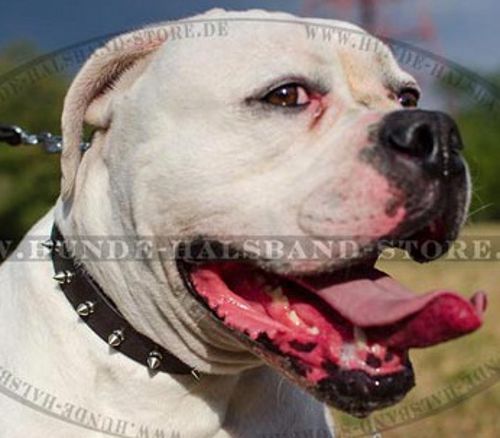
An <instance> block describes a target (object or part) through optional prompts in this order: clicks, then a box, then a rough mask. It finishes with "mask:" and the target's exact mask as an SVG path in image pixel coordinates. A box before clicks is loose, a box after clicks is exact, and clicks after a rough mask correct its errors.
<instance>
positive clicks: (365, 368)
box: [178, 260, 485, 415]
mask: <svg viewBox="0 0 500 438" xmlns="http://www.w3.org/2000/svg"><path fill="white" fill-rule="evenodd" d="M232 263H234V262H232ZM178 265H179V271H180V273H181V276H182V277H183V279H184V281H185V283H186V286H187V287H188V289H189V290H190V291H191V293H192V294H193V295H194V296H195V297H196V298H197V299H198V300H200V301H201V302H202V303H203V305H205V306H206V307H208V308H209V309H210V310H211V314H212V316H213V317H214V319H215V320H216V321H218V323H220V324H223V325H224V327H226V329H228V330H231V332H232V333H233V335H234V336H235V337H237V338H238V339H240V340H241V341H242V342H244V343H245V344H247V345H248V346H249V347H250V348H251V349H252V350H253V351H254V352H255V353H256V354H257V355H259V356H261V357H263V358H264V359H265V360H266V361H267V362H268V363H270V364H271V365H273V366H276V367H278V368H279V369H281V370H282V371H283V372H284V373H285V374H287V375H288V376H289V377H291V378H292V380H295V381H297V383H299V384H301V385H302V386H304V387H305V388H307V389H309V390H310V391H311V392H312V393H314V394H315V395H316V396H317V397H318V398H319V399H321V400H323V401H326V402H328V403H330V404H332V405H333V406H336V407H338V408H339V409H342V410H345V411H346V412H349V413H351V414H352V415H366V414H367V413H369V412H371V411H372V410H373V409H379V408H382V407H385V406H388V405H390V404H392V403H395V402H397V401H398V400H400V399H401V398H402V397H404V395H405V394H406V392H407V391H409V390H410V389H411V387H412V386H413V385H414V381H413V372H412V371H411V364H410V362H409V360H408V355H407V350H408V348H410V347H415V346H417V347H419V346H427V345H432V344H434V343H437V342H442V341H444V340H447V339H450V338H453V337H456V336H458V335H460V334H464V333H467V332H470V331H472V330H474V329H475V328H477V327H478V326H479V325H480V323H481V321H480V314H481V312H482V310H484V304H485V301H484V297H482V295H480V296H478V297H477V298H476V299H475V301H473V302H472V303H467V302H465V300H464V299H463V298H460V297H457V296H454V295H451V296H450V294H446V293H444V292H441V293H437V294H436V295H435V296H434V297H430V298H429V297H428V298H426V299H424V300H423V301H421V302H417V303H416V304H417V305H416V309H415V308H414V309H412V311H413V313H418V312H419V311H422V310H423V311H424V313H425V311H426V310H427V311H428V312H427V316H429V315H430V317H435V313H436V311H437V313H438V314H439V309H440V308H442V307H443V306H442V305H444V306H445V307H446V305H447V304H449V303H450V302H449V301H447V300H449V299H451V300H452V301H453V300H459V304H458V310H459V313H460V311H461V310H464V308H465V310H468V311H469V316H470V317H471V319H469V320H468V321H467V323H466V324H465V326H463V325H462V326H460V327H458V328H457V327H454V328H453V330H451V331H450V330H448V331H446V330H444V331H443V330H441V331H440V329H442V328H443V325H442V324H441V325H439V324H438V325H437V326H438V330H437V331H434V332H432V331H431V335H430V336H428V337H427V338H426V337H425V331H424V332H422V327H421V326H422V324H421V322H422V319H420V320H419V318H406V319H405V316H407V314H408V312H407V311H406V310H404V311H403V312H402V313H401V311H400V313H399V315H397V317H395V316H394V315H389V319H391V318H392V320H390V321H387V320H383V319H382V320H379V321H378V322H379V323H380V326H379V327H367V328H366V335H368V336H369V338H370V342H371V344H370V346H369V348H368V349H362V350H359V351H358V350H356V354H355V355H354V356H353V357H351V355H352V351H354V350H353V349H352V345H353V330H354V327H355V326H356V325H355V324H353V323H352V322H351V321H349V318H353V319H354V320H355V322H356V323H357V324H358V325H361V326H363V318H365V317H366V315H365V316H361V319H360V320H356V319H355V318H356V317H357V315H356V312H354V314H352V315H347V316H348V318H347V319H343V317H344V316H346V315H342V313H343V311H345V309H348V308H349V307H350V306H351V305H350V304H349V303H347V305H345V306H343V305H340V306H339V305H338V303H335V302H333V303H332V302H330V303H329V306H331V307H332V308H333V309H334V311H337V312H338V310H339V307H340V312H338V313H340V314H337V315H336V316H335V317H334V320H333V321H334V325H335V324H336V325H335V330H333V332H335V331H337V332H338V333H336V334H335V335H337V334H338V337H339V339H341V341H338V342H337V345H336V347H338V349H337V353H338V352H341V353H342V356H339V355H337V356H335V355H334V357H335V360H333V359H332V357H331V356H329V355H328V354H326V355H325V354H324V351H325V350H324V349H323V350H321V351H323V353H321V354H319V355H318V354H316V353H315V351H316V352H317V347H314V349H315V350H309V351H308V349H310V348H311V345H312V344H311V342H314V340H315V339H317V338H315V337H314V336H312V337H311V336H308V333H304V332H303V331H302V332H300V331H291V332H290V330H288V329H287V327H283V324H282V323H283V322H284V321H283V320H282V319H280V318H282V316H280V312H281V311H282V310H283V309H282V308H281V309H280V306H279V305H278V306H277V307H276V306H275V308H274V310H273V309H271V311H272V312H275V313H274V314H275V315H278V316H277V321H274V320H272V319H270V318H268V317H267V315H263V314H255V313H253V314H252V309H251V308H250V307H249V306H248V305H247V303H246V302H244V301H243V302H237V297H236V301H235V302H233V303H231V300H233V301H234V298H235V297H229V296H224V294H222V295H220V296H219V297H218V298H217V297H216V298H215V301H214V299H213V298H214V297H211V296H210V292H208V293H207V290H204V286H203V284H202V286H201V287H200V283H199V280H200V278H202V277H203V275H205V274H206V275H208V276H209V277H210V275H212V273H213V272H212V273H211V271H210V269H208V270H206V272H205V274H203V273H202V274H201V275H202V277H199V276H198V278H196V277H197V275H198V274H199V271H200V270H201V271H203V265H190V264H186V263H184V262H183V261H182V260H179V261H178ZM213 269H215V270H216V268H213ZM248 269H251V270H254V271H256V270H257V269H258V268H256V267H251V268H248ZM193 272H198V274H195V275H193ZM264 274H265V275H269V273H264ZM304 278H306V279H307V281H306V285H305V288H306V289H307V288H308V289H310V292H312V294H311V295H313V294H314V293H315V292H316V294H317V295H318V296H321V294H322V293H324V292H325V288H323V287H321V285H320V286H318V285H314V284H313V283H314V281H313V280H314V277H311V276H308V277H303V278H302V279H301V280H302V281H303V280H304ZM318 278H320V279H321V277H318ZM213 280H214V281H218V279H217V278H213ZM293 280H294V281H297V279H293ZM201 281H202V283H203V281H205V280H203V278H202V279H201ZM209 281H211V280H209ZM207 284H208V283H207ZM207 284H205V286H206V285H207ZM208 288H209V289H210V288H212V289H214V290H215V289H217V287H215V288H214V287H213V285H209V286H208ZM287 295H288V293H287ZM443 296H444V301H443ZM358 298H359V296H358V297H357V298H356V297H354V300H357V299H358ZM321 299H322V300H323V302H324V303H327V302H328V299H329V297H328V296H326V297H321ZM221 300H222V301H221ZM425 300H427V301H425ZM440 300H441V302H440ZM460 300H461V301H460ZM334 301H335V298H334ZM228 303H229V306H226V304H228ZM429 303H431V304H432V303H434V306H432V305H431V306H430V307H429ZM443 303H444V304H443ZM233 304H235V305H236V307H233V309H234V308H236V309H237V310H236V311H234V310H230V307H231V306H232V305H233ZM410 304H411V305H412V306H415V303H410ZM369 305H370V303H369ZM238 306H239V307H238ZM460 306H462V308H460ZM464 306H465V307H464ZM403 307H404V305H403ZM228 309H229V310H228ZM295 309H299V308H297V307H295V308H294V310H295ZM342 309H343V310H342ZM429 309H430V310H429ZM436 309H437V310H436ZM358 311H359V309H358ZM383 311H384V309H383V310H382V312H383ZM276 312H277V313H276ZM298 312H300V310H298ZM410 313H411V312H410ZM361 314H363V311H361ZM379 315H380V313H379ZM299 316H300V318H303V317H305V318H307V317H308V315H307V312H302V313H300V314H299ZM427 316H426V317H427ZM315 317H316V318H317V319H318V320H319V319H321V318H322V317H323V316H322V315H318V314H316V315H315ZM475 317H477V318H475ZM474 318H475V319H474ZM242 321H243V322H242ZM245 321H246V322H245ZM256 321H257V322H256ZM331 322H332V320H330V322H329V324H330V323H331ZM369 322H370V324H371V323H373V320H372V321H369ZM375 322H377V321H375ZM398 322H402V323H403V329H401V326H398ZM384 323H386V324H385V325H384ZM389 323H390V324H389ZM318 324H319V327H320V329H321V332H322V333H323V332H326V331H328V330H330V329H329V328H324V327H325V326H324V325H321V324H322V323H318ZM387 324H389V326H388V325H387ZM404 324H406V328H404ZM285 325H286V321H285ZM459 325H460V324H459ZM444 326H446V324H444ZM444 328H445V329H446V328H447V327H444ZM448 328H449V327H448ZM419 330H420V332H419ZM280 331H281V333H282V334H283V333H284V335H283V336H282V335H276V333H278V332H280ZM333 332H332V330H330V332H328V333H333ZM290 333H291V334H290ZM422 333H424V334H423V335H422ZM413 336H416V338H417V341H418V339H420V340H422V342H421V345H419V343H418V342H417V343H415V340H413V339H412V338H413ZM290 337H291V338H290ZM290 339H292V341H293V343H292V342H290ZM311 339H312V341H311ZM328 339H329V340H330V339H336V338H335V337H334V338H328ZM316 342H317V344H319V343H320V342H319V341H316ZM356 342H357V340H356ZM332 345H334V346H335V342H333V344H332ZM328 348H330V347H328ZM375 349H377V351H376V354H377V355H378V356H375V355H374V354H372V351H375ZM310 351H313V353H312V354H310ZM360 351H361V353H360ZM388 356H390V357H388ZM339 357H342V361H339ZM386 359H387V362H385V360H386ZM344 379H348V381H352V387H346V386H345V383H344V382H343V380H344ZM396 383H397V384H396Z"/></svg>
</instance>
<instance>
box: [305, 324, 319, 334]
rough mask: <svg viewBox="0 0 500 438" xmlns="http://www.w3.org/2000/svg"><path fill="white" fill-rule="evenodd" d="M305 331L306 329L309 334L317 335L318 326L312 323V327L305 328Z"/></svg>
mask: <svg viewBox="0 0 500 438" xmlns="http://www.w3.org/2000/svg"><path fill="white" fill-rule="evenodd" d="M307 331H308V333H309V334H311V335H319V328H318V327H316V326H315V325H314V326H312V327H308V328H307Z"/></svg>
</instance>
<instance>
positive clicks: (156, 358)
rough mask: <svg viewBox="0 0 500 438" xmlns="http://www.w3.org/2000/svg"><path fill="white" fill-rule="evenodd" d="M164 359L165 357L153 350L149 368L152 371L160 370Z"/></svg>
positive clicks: (150, 355)
mask: <svg viewBox="0 0 500 438" xmlns="http://www.w3.org/2000/svg"><path fill="white" fill-rule="evenodd" d="M162 359H163V356H162V355H161V353H160V352H159V351H156V350H153V351H152V352H151V353H149V355H148V368H149V369H150V370H156V369H158V368H159V367H160V365H161V360H162Z"/></svg>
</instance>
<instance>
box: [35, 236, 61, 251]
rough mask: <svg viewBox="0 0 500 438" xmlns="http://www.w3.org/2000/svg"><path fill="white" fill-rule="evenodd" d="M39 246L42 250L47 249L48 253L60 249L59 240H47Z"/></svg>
mask: <svg viewBox="0 0 500 438" xmlns="http://www.w3.org/2000/svg"><path fill="white" fill-rule="evenodd" d="M40 245H42V246H43V247H44V248H47V249H48V250H49V251H56V252H57V251H59V249H60V248H61V242H60V241H59V240H56V241H54V240H52V239H48V240H46V241H45V242H42V243H41V244H40Z"/></svg>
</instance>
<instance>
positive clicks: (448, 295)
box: [299, 269, 486, 349]
mask: <svg viewBox="0 0 500 438" xmlns="http://www.w3.org/2000/svg"><path fill="white" fill-rule="evenodd" d="M354 277H357V278H350V279H347V281H345V280H344V281H341V282H340V281H339V280H337V281H336V283H335V284H333V285H332V284H331V281H330V284H329V285H327V284H319V282H314V284H313V281H311V280H309V279H300V280H299V282H300V284H302V286H304V287H306V288H307V289H308V290H310V291H311V292H314V293H315V294H316V295H318V296H319V297H321V298H322V299H323V301H325V302H326V303H328V304H329V305H330V306H331V307H332V308H333V309H334V310H336V311H337V312H338V313H339V314H340V315H342V316H343V317H344V318H346V319H347V320H349V321H350V322H351V323H352V324H353V325H355V326H358V327H361V328H370V331H369V335H370V334H373V335H374V336H375V337H383V342H384V344H385V345H388V346H392V347H396V348H402V349H406V348H415V347H427V346H430V345H434V344H437V343H440V342H444V341H447V340H449V339H453V338H456V337H458V336H461V335H464V334H466V333H470V332H472V331H474V330H476V329H477V328H479V327H480V326H481V324H482V314H483V312H484V310H485V308H486V295H485V294H484V293H483V292H477V293H476V294H475V295H474V296H473V297H472V298H471V300H470V301H468V300H466V299H465V298H463V297H461V296H460V295H458V294H456V293H454V292H448V291H435V292H429V293H426V294H424V295H416V294H414V293H413V292H412V291H410V290H408V289H407V288H405V287H404V286H403V285H401V284H399V283H398V282H396V281H395V280H393V279H392V278H391V277H389V276H388V275H386V274H384V273H382V272H380V271H377V270H375V269H370V270H369V271H365V272H364V274H363V275H356V276H354Z"/></svg>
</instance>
